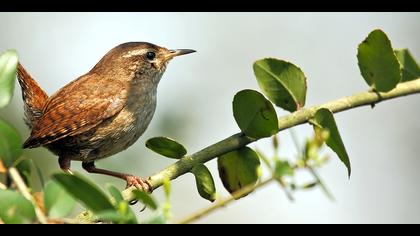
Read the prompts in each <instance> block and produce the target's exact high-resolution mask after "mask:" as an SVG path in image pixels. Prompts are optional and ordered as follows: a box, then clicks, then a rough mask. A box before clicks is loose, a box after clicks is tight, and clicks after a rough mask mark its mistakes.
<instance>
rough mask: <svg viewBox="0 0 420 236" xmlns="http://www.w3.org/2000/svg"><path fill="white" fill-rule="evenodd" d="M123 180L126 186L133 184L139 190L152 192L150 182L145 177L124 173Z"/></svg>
mask: <svg viewBox="0 0 420 236" xmlns="http://www.w3.org/2000/svg"><path fill="white" fill-rule="evenodd" d="M125 181H127V186H126V188H129V187H131V186H134V187H136V188H138V189H139V190H142V191H144V192H146V193H152V192H153V187H152V184H150V182H149V181H148V180H147V179H144V178H141V177H138V176H134V175H126V176H125Z"/></svg>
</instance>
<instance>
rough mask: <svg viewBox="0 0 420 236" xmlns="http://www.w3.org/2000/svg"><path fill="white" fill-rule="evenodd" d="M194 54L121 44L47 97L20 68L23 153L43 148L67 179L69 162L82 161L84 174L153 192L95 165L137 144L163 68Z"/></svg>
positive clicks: (152, 108) (130, 178) (140, 180)
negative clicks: (24, 128) (27, 133)
mask: <svg viewBox="0 0 420 236" xmlns="http://www.w3.org/2000/svg"><path fill="white" fill-rule="evenodd" d="M193 52H195V51H194V50H191V49H178V50H168V49H166V48H164V47H160V46H157V45H154V44H151V43H147V42H129V43H124V44H121V45H118V46H116V47H115V48H113V49H111V50H110V51H109V52H108V53H107V54H106V55H105V56H104V57H103V58H102V59H101V60H100V61H99V62H98V63H97V64H96V65H95V66H94V67H93V68H92V69H91V70H90V71H89V72H88V73H86V74H85V75H82V76H80V77H79V78H77V79H76V80H74V81H72V82H70V83H69V84H67V85H66V86H64V87H63V88H61V89H60V90H58V91H57V92H56V93H55V94H53V95H52V96H50V97H48V95H47V94H46V93H45V92H44V91H43V90H42V89H41V87H40V86H39V85H38V84H37V83H36V82H35V80H34V79H33V78H32V77H31V76H30V75H29V74H28V73H27V72H26V70H25V69H24V67H23V66H22V65H21V64H20V63H19V64H18V70H17V71H18V73H17V74H18V76H17V77H18V81H19V84H20V86H21V88H22V98H23V101H24V111H25V123H26V124H27V125H28V126H29V128H30V129H31V134H30V137H29V138H28V139H27V140H26V141H25V143H24V144H23V147H24V148H36V147H40V146H42V147H46V148H47V149H49V150H50V151H51V152H52V153H54V154H55V155H57V156H58V162H59V165H60V168H61V169H62V170H64V171H65V172H68V173H72V172H71V170H70V163H71V161H81V162H82V167H83V168H84V169H85V170H86V171H88V172H89V173H98V174H105V175H110V176H114V177H117V178H121V179H124V180H125V181H126V182H127V187H129V186H136V187H137V188H139V189H143V190H145V191H152V190H153V189H152V188H151V185H150V183H149V182H148V181H147V180H146V179H143V178H140V177H137V176H134V175H130V174H125V173H118V172H114V171H110V170H104V169H99V168H96V167H95V164H94V162H95V161H96V160H99V159H102V158H106V157H109V156H112V155H114V154H116V153H118V152H121V151H123V150H125V149H127V148H128V147H130V146H131V145H132V144H133V143H135V142H136V141H137V139H138V138H139V137H140V136H141V135H142V134H143V133H144V131H145V130H146V128H147V127H148V125H149V123H150V121H151V120H152V117H153V114H154V112H155V108H156V92H157V87H158V83H159V81H160V79H161V77H162V75H163V73H164V72H165V70H166V67H167V65H168V62H169V61H170V60H171V59H172V58H174V57H176V56H180V55H184V54H189V53H193Z"/></svg>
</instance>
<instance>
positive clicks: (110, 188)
mask: <svg viewBox="0 0 420 236" xmlns="http://www.w3.org/2000/svg"><path fill="white" fill-rule="evenodd" d="M106 188H107V189H108V192H109V193H110V194H111V196H112V197H113V198H114V200H115V203H116V204H117V203H119V202H122V201H124V198H123V196H122V195H121V192H120V190H118V189H117V187H115V186H114V185H112V184H106Z"/></svg>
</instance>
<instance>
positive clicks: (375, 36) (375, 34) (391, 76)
mask: <svg viewBox="0 0 420 236" xmlns="http://www.w3.org/2000/svg"><path fill="white" fill-rule="evenodd" d="M357 59H358V60H359V63H358V64H359V69H360V72H361V73H362V76H363V78H364V79H365V81H366V83H368V84H369V85H370V86H371V87H372V88H373V89H375V90H376V91H378V92H388V91H390V90H392V89H393V88H395V86H397V84H398V83H399V82H400V80H401V70H400V64H399V63H398V60H397V57H396V56H395V54H394V51H393V50H392V46H391V42H390V41H389V39H388V37H387V36H386V34H385V33H384V32H383V31H381V30H374V31H372V32H371V33H370V34H369V36H368V37H367V38H366V39H365V40H363V42H362V43H360V44H359V48H358V51H357Z"/></svg>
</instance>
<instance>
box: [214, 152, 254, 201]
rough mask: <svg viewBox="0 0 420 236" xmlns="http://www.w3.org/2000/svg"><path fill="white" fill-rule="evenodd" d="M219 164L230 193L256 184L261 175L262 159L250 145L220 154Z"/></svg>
mask: <svg viewBox="0 0 420 236" xmlns="http://www.w3.org/2000/svg"><path fill="white" fill-rule="evenodd" d="M217 165H218V169H219V176H220V179H221V180H222V183H223V186H224V187H225V188H226V190H227V191H228V192H229V193H234V192H236V191H238V190H240V189H241V188H243V187H246V186H253V185H255V184H256V183H257V181H258V178H259V175H260V159H259V158H258V154H257V153H256V152H254V151H253V150H252V149H251V148H249V147H243V148H241V149H238V150H236V151H232V152H229V153H227V154H224V155H222V156H220V157H219V158H218V159H217ZM246 195H247V194H245V195H243V196H240V197H238V198H236V199H239V198H241V197H244V196H246Z"/></svg>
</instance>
